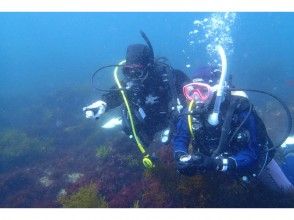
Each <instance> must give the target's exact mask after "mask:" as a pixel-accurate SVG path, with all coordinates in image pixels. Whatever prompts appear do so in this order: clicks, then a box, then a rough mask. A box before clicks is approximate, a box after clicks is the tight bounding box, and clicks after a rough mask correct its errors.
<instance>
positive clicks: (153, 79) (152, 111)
mask: <svg viewBox="0 0 294 220" xmlns="http://www.w3.org/2000/svg"><path fill="white" fill-rule="evenodd" d="M170 74H172V75H170ZM170 76H171V77H170ZM171 79H172V81H174V83H173V82H171ZM189 80H190V79H189V78H188V77H187V76H186V75H185V74H184V73H183V72H182V71H180V70H174V69H171V68H170V67H169V66H167V65H163V64H155V67H154V68H152V70H151V71H149V72H148V77H147V78H146V79H145V80H144V81H143V82H141V81H140V80H131V79H130V80H128V81H125V82H122V84H123V85H124V87H125V92H126V96H127V99H128V102H129V104H130V107H131V109H132V114H133V117H134V120H135V126H136V130H137V132H138V133H139V136H140V138H141V140H142V141H143V143H144V144H145V145H148V144H149V143H150V142H151V141H152V140H153V137H154V135H155V133H156V132H158V131H161V130H162V129H165V128H167V127H168V126H169V120H172V118H171V117H172V116H171V106H173V105H174V103H173V102H174V101H175V100H174V98H175V97H174V95H173V94H174V93H177V97H178V98H180V101H181V102H182V103H183V102H184V97H183V95H182V87H183V85H184V84H185V83H187V82H189ZM172 91H174V92H172ZM102 100H103V101H105V102H106V103H107V110H109V109H113V108H115V107H118V106H122V116H123V127H124V131H125V132H126V133H127V134H128V135H130V134H132V133H131V129H130V126H129V119H128V115H127V111H126V108H125V105H124V103H123V100H122V97H121V94H120V92H119V91H118V90H113V91H111V92H108V93H106V94H104V95H102Z"/></svg>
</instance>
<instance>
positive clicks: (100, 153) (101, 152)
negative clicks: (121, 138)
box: [96, 145, 111, 159]
mask: <svg viewBox="0 0 294 220" xmlns="http://www.w3.org/2000/svg"><path fill="white" fill-rule="evenodd" d="M110 153H111V149H110V148H109V147H107V146H105V145H101V146H99V147H97V148H96V157H99V158H101V159H104V158H107V157H108V156H109V155H110Z"/></svg>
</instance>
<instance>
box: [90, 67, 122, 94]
mask: <svg viewBox="0 0 294 220" xmlns="http://www.w3.org/2000/svg"><path fill="white" fill-rule="evenodd" d="M117 66H121V65H117V64H113V65H107V66H102V67H100V68H99V69H98V70H96V71H95V72H94V73H93V74H92V77H91V84H92V87H93V88H94V89H95V90H97V91H100V92H109V91H113V90H119V89H100V88H97V87H95V85H94V79H95V76H96V75H97V73H98V72H100V71H101V70H103V69H106V68H109V67H117Z"/></svg>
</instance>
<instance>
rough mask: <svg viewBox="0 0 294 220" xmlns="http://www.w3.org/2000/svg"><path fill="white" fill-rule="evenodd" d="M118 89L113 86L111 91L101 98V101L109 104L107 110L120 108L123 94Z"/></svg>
mask: <svg viewBox="0 0 294 220" xmlns="http://www.w3.org/2000/svg"><path fill="white" fill-rule="evenodd" d="M116 89H117V87H115V86H113V87H112V88H111V90H110V91H109V92H107V93H105V94H103V95H102V96H101V99H102V100H103V101H104V102H106V103H107V110H110V109H113V108H116V107H118V106H119V105H121V104H122V100H121V97H120V96H121V94H120V92H119V90H116Z"/></svg>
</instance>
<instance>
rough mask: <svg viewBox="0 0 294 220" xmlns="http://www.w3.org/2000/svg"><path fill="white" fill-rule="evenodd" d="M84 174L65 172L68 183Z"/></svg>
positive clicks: (73, 181) (75, 180)
mask: <svg viewBox="0 0 294 220" xmlns="http://www.w3.org/2000/svg"><path fill="white" fill-rule="evenodd" d="M83 176H84V174H82V173H71V174H67V181H68V182H70V183H76V182H77V181H78V180H79V179H80V178H81V177H83Z"/></svg>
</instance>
